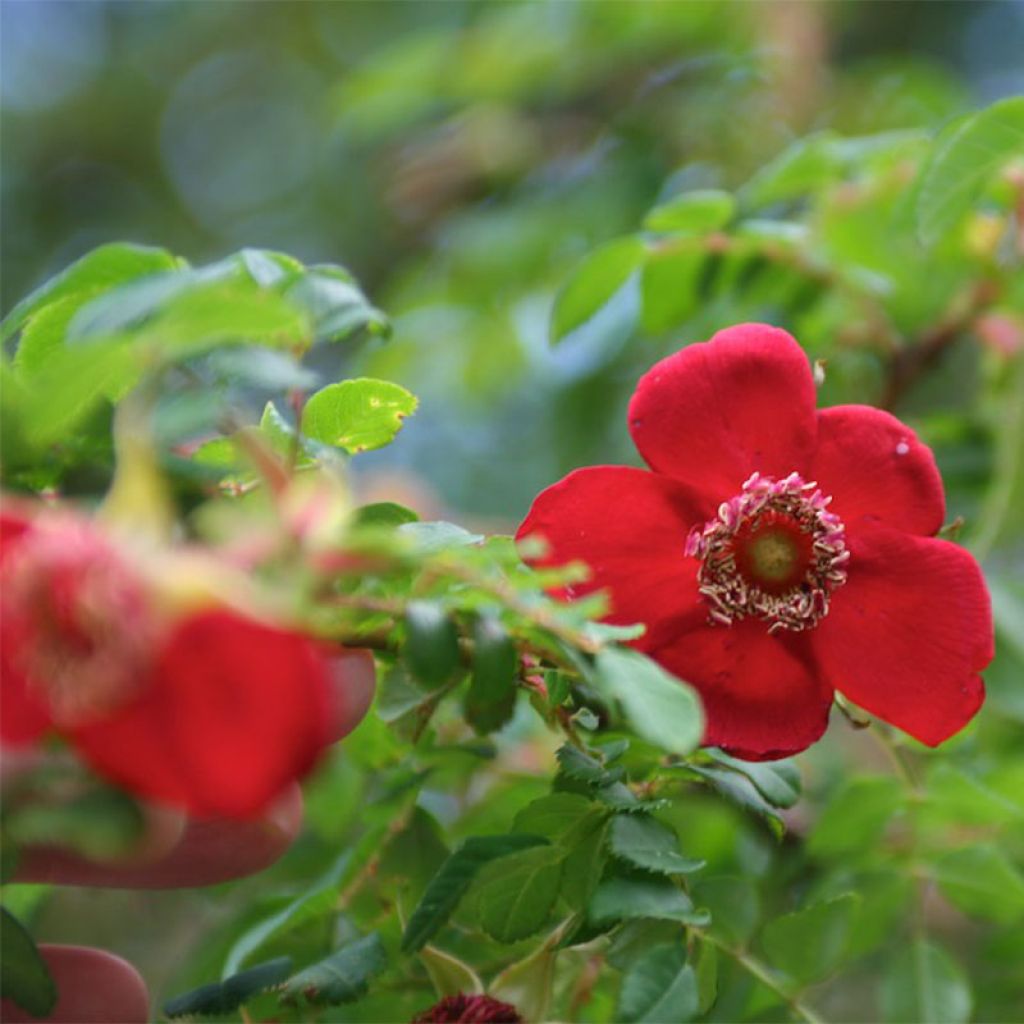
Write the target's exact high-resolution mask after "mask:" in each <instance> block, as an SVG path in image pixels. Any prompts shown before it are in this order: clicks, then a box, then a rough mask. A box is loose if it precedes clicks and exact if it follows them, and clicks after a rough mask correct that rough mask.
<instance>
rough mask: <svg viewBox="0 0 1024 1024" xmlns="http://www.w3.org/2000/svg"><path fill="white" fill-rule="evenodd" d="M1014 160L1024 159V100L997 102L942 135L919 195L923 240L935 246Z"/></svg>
mask: <svg viewBox="0 0 1024 1024" xmlns="http://www.w3.org/2000/svg"><path fill="white" fill-rule="evenodd" d="M1014 157H1024V96H1011V97H1010V98H1008V99H1005V100H1000V101H999V102H998V103H993V104H992V106H990V107H987V108H986V109H985V110H982V111H980V112H978V113H976V114H971V115H970V116H968V117H966V118H963V119H961V120H960V121H957V122H956V123H955V124H953V125H951V126H950V127H949V129H948V130H946V131H945V132H943V133H942V134H940V135H939V137H938V139H937V140H936V142H935V147H934V150H933V152H932V155H931V158H930V159H929V161H928V163H927V164H926V166H925V168H924V170H923V171H922V172H921V181H920V187H919V189H918V193H917V202H916V206H915V212H916V215H917V230H918V234H919V235H920V238H921V241H922V242H924V244H925V245H933V244H934V243H935V242H937V241H938V240H939V239H940V238H942V236H943V235H945V234H946V233H947V232H948V231H949V230H951V229H952V228H954V227H955V226H956V225H957V223H959V221H960V220H961V218H962V217H963V216H964V214H966V213H967V212H968V210H969V209H970V208H971V205H972V204H973V203H974V202H975V201H976V200H977V198H978V196H979V195H980V194H981V191H982V189H983V188H984V187H985V185H986V184H987V183H988V181H990V180H991V178H992V177H993V175H994V174H995V173H996V172H997V171H998V170H999V169H1000V168H1001V167H1003V166H1004V165H1005V164H1007V163H1008V162H1009V161H1010V160H1012V159H1013V158H1014Z"/></svg>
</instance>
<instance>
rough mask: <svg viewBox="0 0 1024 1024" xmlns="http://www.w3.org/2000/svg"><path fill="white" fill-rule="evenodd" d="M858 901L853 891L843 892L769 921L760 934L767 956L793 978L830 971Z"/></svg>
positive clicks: (837, 959) (820, 975)
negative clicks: (840, 894) (833, 897)
mask: <svg viewBox="0 0 1024 1024" xmlns="http://www.w3.org/2000/svg"><path fill="white" fill-rule="evenodd" d="M859 902H860V901H859V900H858V899H857V897H856V896H855V895H854V894H853V893H844V894H843V895H842V896H837V897H836V898H835V899H831V900H824V901H822V902H820V903H813V904H811V905H810V906H809V907H805V908H804V909H803V910H798V911H796V912H795V913H792V914H784V915H783V916H782V917H777V918H775V920H774V921H769V922H768V924H767V925H766V926H765V930H764V934H763V943H764V949H765V954H766V956H767V957H768V960H769V961H770V962H771V963H772V964H774V965H775V966H776V967H778V968H780V969H781V970H783V971H785V972H786V974H788V975H789V976H790V977H791V978H793V979H794V980H796V981H801V982H808V981H816V980H818V979H821V978H824V977H826V976H827V975H829V974H831V973H832V971H834V970H835V969H836V968H837V967H838V966H839V965H840V964H841V963H842V961H843V957H844V956H845V955H846V952H847V949H848V948H849V939H850V929H851V925H852V923H853V920H854V917H855V915H856V913H857V908H858V905H859Z"/></svg>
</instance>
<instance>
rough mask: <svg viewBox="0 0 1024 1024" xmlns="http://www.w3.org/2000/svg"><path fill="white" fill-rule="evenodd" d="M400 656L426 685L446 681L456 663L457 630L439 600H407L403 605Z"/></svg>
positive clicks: (457, 651)
mask: <svg viewBox="0 0 1024 1024" xmlns="http://www.w3.org/2000/svg"><path fill="white" fill-rule="evenodd" d="M402 656H403V658H404V659H405V664H406V665H407V666H408V668H409V671H410V672H412V674H413V675H414V676H415V677H416V678H417V679H418V680H419V681H420V682H421V683H424V684H425V685H427V686H440V685H441V684H442V683H445V682H447V680H448V679H449V678H451V675H452V673H453V672H454V671H455V670H456V669H457V668H458V667H459V662H460V659H461V654H460V652H459V633H458V630H457V629H456V628H455V623H454V622H452V620H451V618H449V616H448V613H447V612H446V611H445V610H444V609H443V608H442V607H441V606H440V605H439V604H435V603H434V602H433V601H410V602H409V604H408V605H407V606H406V609H405V645H404V647H403V648H402Z"/></svg>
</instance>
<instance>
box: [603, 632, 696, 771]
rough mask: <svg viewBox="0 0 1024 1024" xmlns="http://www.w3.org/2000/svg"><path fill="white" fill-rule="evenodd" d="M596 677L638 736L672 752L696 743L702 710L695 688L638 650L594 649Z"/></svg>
mask: <svg viewBox="0 0 1024 1024" xmlns="http://www.w3.org/2000/svg"><path fill="white" fill-rule="evenodd" d="M596 677H597V682H598V683H599V685H600V686H601V688H602V689H603V691H604V692H605V693H606V694H607V695H608V696H609V697H612V698H614V699H615V700H617V701H618V702H619V703H620V704H621V705H622V709H623V711H624V713H625V715H626V719H627V720H628V721H629V723H630V725H631V726H632V727H633V728H634V729H635V730H636V733H637V735H638V736H640V737H641V738H642V739H645V740H647V741H648V742H649V743H653V744H654V745H655V746H656V747H660V748H661V749H662V750H667V751H668V752H669V753H672V754H688V753H690V752H691V751H692V750H694V749H695V748H696V747H697V745H698V744H699V743H700V740H701V736H702V735H703V734H704V713H703V710H702V709H701V705H700V701H699V699H698V698H697V694H696V693H695V691H694V690H693V689H692V688H691V687H690V686H688V685H687V684H686V683H684V682H683V681H682V680H680V679H677V678H676V677H675V676H672V675H669V673H667V672H666V671H665V670H664V669H663V668H661V667H660V666H659V665H657V664H656V663H655V662H653V661H651V659H650V658H647V657H645V656H644V655H643V654H640V652H639V651H633V650H629V649H627V648H624V647H606V648H605V649H604V650H602V651H601V652H600V653H599V654H598V655H597V659H596Z"/></svg>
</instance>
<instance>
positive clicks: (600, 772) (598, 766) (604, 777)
mask: <svg viewBox="0 0 1024 1024" xmlns="http://www.w3.org/2000/svg"><path fill="white" fill-rule="evenodd" d="M555 757H556V758H557V759H558V766H559V769H560V770H561V772H562V774H563V775H566V776H567V777H568V778H570V779H575V780H577V781H578V782H585V783H587V784H588V785H591V786H607V785H609V784H611V783H613V782H618V781H619V780H620V779H621V778H622V776H623V775H624V774H625V772H624V770H623V769H622V768H621V767H615V768H605V766H604V765H603V764H602V763H601V762H600V761H599V760H598V759H597V758H596V757H592V756H591V755H590V754H587V753H585V752H584V751H582V750H580V748H579V747H574V746H572V745H571V744H569V743H565V744H563V745H562V746H561V747H559V748H558V750H557V751H556V752H555Z"/></svg>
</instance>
